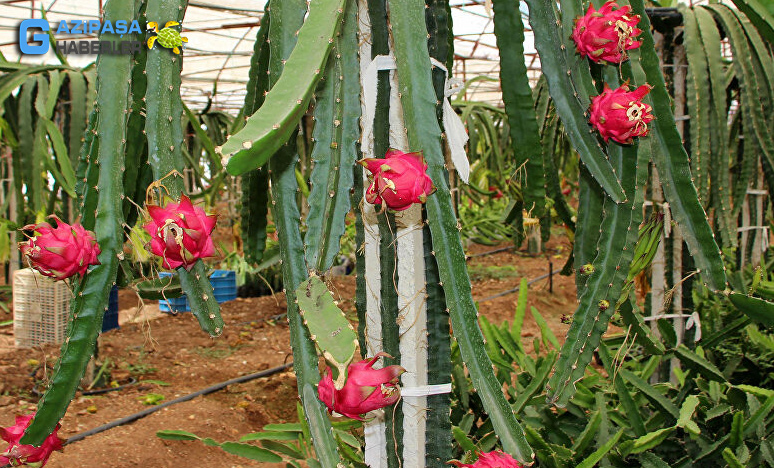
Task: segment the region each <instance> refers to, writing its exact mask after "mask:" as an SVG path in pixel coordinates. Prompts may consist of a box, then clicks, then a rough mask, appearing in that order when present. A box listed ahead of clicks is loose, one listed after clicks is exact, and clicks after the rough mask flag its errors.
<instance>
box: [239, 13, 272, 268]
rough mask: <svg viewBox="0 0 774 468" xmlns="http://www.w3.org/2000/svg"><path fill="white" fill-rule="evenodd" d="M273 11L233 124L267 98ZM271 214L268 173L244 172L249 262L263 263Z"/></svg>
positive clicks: (243, 227) (264, 21) (264, 22)
mask: <svg viewBox="0 0 774 468" xmlns="http://www.w3.org/2000/svg"><path fill="white" fill-rule="evenodd" d="M270 25H271V14H270V12H269V11H266V12H265V13H264V15H263V17H262V18H261V27H260V28H259V29H258V34H257V35H256V38H255V47H254V48H253V57H252V58H251V59H250V72H249V74H248V76H249V79H248V82H247V95H246V96H245V104H244V106H243V107H242V110H241V111H240V115H239V116H238V118H237V119H235V120H234V125H235V126H238V127H241V126H242V125H243V124H244V119H247V116H250V115H253V114H254V113H255V111H256V110H258V109H259V108H260V107H261V105H263V101H264V99H265V93H266V92H267V91H268V90H269V75H268V71H269V43H268V41H267V38H268V37H269V27H270ZM268 214H269V174H268V171H267V170H264V169H262V168H258V169H253V170H252V171H248V172H245V173H244V174H243V175H242V206H241V208H240V210H239V219H240V223H239V228H240V234H241V236H242V250H243V252H244V255H245V259H246V260H247V261H248V262H260V261H261V259H262V258H263V253H264V251H265V250H266V226H267V224H268V219H267V215H268Z"/></svg>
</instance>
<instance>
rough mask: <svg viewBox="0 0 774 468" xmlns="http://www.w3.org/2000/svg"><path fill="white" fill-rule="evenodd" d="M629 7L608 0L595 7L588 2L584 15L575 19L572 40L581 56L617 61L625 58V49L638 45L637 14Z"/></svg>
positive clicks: (597, 60) (595, 59) (610, 61)
mask: <svg viewBox="0 0 774 468" xmlns="http://www.w3.org/2000/svg"><path fill="white" fill-rule="evenodd" d="M630 13H631V7H630V6H629V5H625V6H623V7H619V6H618V4H617V3H616V2H615V1H613V0H611V1H609V2H606V3H605V4H604V5H602V7H601V8H600V9H599V10H595V9H594V6H593V5H589V9H588V11H586V14H585V15H584V16H582V17H580V18H577V19H576V20H575V28H574V29H573V32H572V40H573V41H575V45H576V47H577V48H578V53H579V54H580V55H581V56H583V57H588V58H589V59H590V60H592V61H594V62H597V63H606V62H607V63H621V62H623V61H624V60H626V51H627V50H631V49H636V48H637V47H639V46H640V45H641V44H642V41H637V40H635V39H634V38H635V37H637V36H638V35H639V34H640V33H641V32H642V31H641V30H640V29H638V28H637V24H638V23H639V22H640V17H639V15H630Z"/></svg>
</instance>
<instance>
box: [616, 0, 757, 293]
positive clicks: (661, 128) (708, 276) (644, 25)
mask: <svg viewBox="0 0 774 468" xmlns="http://www.w3.org/2000/svg"><path fill="white" fill-rule="evenodd" d="M631 6H632V11H633V13H634V14H638V15H640V24H639V29H641V30H642V31H643V32H642V35H641V38H642V41H643V42H642V46H641V47H640V48H639V49H637V50H635V51H632V53H630V56H631V60H630V63H631V65H632V70H633V73H634V78H635V80H636V81H637V82H638V83H645V82H647V83H648V84H650V85H651V86H652V87H653V88H652V89H651V91H650V94H649V95H648V96H646V97H645V99H644V102H646V103H649V104H651V103H652V108H653V115H654V116H655V117H656V120H654V121H653V122H652V123H651V125H652V127H651V132H650V134H649V136H648V138H643V139H641V143H642V142H644V143H645V144H647V145H648V146H650V151H651V159H652V160H653V162H654V164H655V165H656V168H657V169H658V174H659V178H660V179H661V183H662V186H663V189H664V195H665V197H666V199H667V201H668V202H669V206H670V209H671V211H672V216H673V217H674V219H675V221H677V224H678V225H679V226H680V228H681V229H682V232H683V234H684V235H685V243H686V244H687V245H688V249H689V250H690V252H691V255H692V256H693V260H694V262H695V263H696V267H697V268H698V269H699V271H700V272H701V275H702V278H703V279H704V280H705V281H706V283H707V284H708V286H709V287H710V288H712V289H714V290H723V289H725V288H726V274H725V267H724V266H723V259H722V258H721V255H720V250H719V249H718V246H717V243H716V242H715V239H714V236H713V234H712V230H711V228H710V226H709V223H708V222H707V216H706V213H705V212H704V209H703V208H702V207H701V204H700V203H699V198H698V194H697V192H696V187H694V185H693V182H692V181H691V171H690V167H689V163H688V155H687V153H686V152H685V148H684V147H683V143H682V138H681V137H680V134H679V133H678V132H677V127H676V126H675V122H674V116H673V114H672V108H671V99H670V97H669V94H668V93H667V90H666V85H665V84H664V77H663V75H662V74H661V68H660V67H659V60H658V55H657V54H656V50H655V48H654V42H653V36H652V34H651V33H650V20H648V15H647V14H645V7H644V4H643V2H642V0H632V1H631ZM741 61H742V62H744V60H741ZM648 101H650V102H648Z"/></svg>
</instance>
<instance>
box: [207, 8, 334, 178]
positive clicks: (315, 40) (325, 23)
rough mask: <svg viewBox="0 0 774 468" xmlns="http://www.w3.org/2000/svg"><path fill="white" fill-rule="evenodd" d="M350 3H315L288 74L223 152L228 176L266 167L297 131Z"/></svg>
mask: <svg viewBox="0 0 774 468" xmlns="http://www.w3.org/2000/svg"><path fill="white" fill-rule="evenodd" d="M345 4H346V0H321V1H319V2H314V3H313V4H311V8H310V9H309V17H308V18H307V19H306V20H305V21H304V23H303V26H301V27H300V28H299V29H298V30H296V31H293V34H297V40H298V45H297V47H294V48H293V51H292V53H291V54H290V55H289V56H288V57H287V59H286V61H285V68H287V73H283V75H282V78H280V79H278V80H277V81H276V82H274V83H273V86H272V87H271V92H269V94H268V95H266V102H265V104H266V105H265V106H264V110H263V111H261V110H258V111H257V112H256V113H255V114H253V115H252V116H251V117H250V118H248V119H247V122H246V123H245V126H244V127H243V128H242V129H241V130H240V131H239V132H237V133H236V134H234V135H232V136H231V138H229V139H228V140H227V141H226V143H224V144H223V146H222V147H221V148H220V149H219V152H221V153H222V154H223V155H225V156H227V157H228V158H229V159H228V164H227V166H226V167H227V169H228V172H229V173H231V174H233V175H240V174H242V173H244V172H247V171H249V170H251V169H255V168H257V167H260V166H262V165H263V164H264V163H265V162H266V161H268V159H269V158H270V157H271V156H272V155H273V154H274V153H275V152H276V151H277V150H278V149H279V148H280V146H282V145H283V144H284V143H285V142H286V141H288V139H289V138H290V136H291V134H292V133H293V132H294V131H295V129H296V127H297V126H298V122H299V121H300V120H301V117H302V116H303V114H304V112H306V109H307V107H309V100H310V99H311V97H312V92H313V91H314V89H315V86H316V85H317V82H318V80H319V79H320V78H321V77H322V72H323V70H324V69H325V63H326V60H327V59H328V53H329V52H330V50H331V47H332V45H333V38H334V36H335V35H336V32H337V31H338V28H339V27H340V25H341V18H342V16H343V14H344V7H345ZM275 20H276V18H275Z"/></svg>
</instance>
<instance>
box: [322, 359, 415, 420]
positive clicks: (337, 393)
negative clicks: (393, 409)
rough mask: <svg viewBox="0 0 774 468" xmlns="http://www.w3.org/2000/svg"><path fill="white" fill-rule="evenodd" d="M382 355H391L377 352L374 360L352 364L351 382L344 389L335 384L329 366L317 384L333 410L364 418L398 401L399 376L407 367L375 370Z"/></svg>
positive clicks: (347, 382) (349, 372)
mask: <svg viewBox="0 0 774 468" xmlns="http://www.w3.org/2000/svg"><path fill="white" fill-rule="evenodd" d="M382 356H388V355H387V354H386V353H377V354H376V356H374V357H372V358H371V359H364V360H362V361H358V362H354V363H352V364H350V365H349V367H348V368H347V381H346V382H345V383H344V387H343V388H342V389H341V390H337V389H336V387H335V386H334V384H333V377H332V376H331V370H330V368H328V369H326V371H325V375H323V378H322V380H320V384H319V385H318V386H317V395H318V396H319V397H320V400H321V401H322V402H323V403H325V406H327V407H328V410H329V411H331V412H333V411H335V412H337V413H339V414H342V415H344V416H346V417H348V418H352V419H358V420H362V419H363V418H362V417H361V416H360V415H362V414H365V413H367V412H369V411H373V410H375V409H379V408H383V407H385V406H388V405H391V404H393V403H395V402H396V401H398V398H399V397H400V390H399V389H398V386H397V384H398V377H399V376H400V374H402V373H403V372H405V369H403V368H402V367H400V366H387V367H384V368H381V369H374V368H373V366H374V364H375V363H376V360H377V359H379V358H380V357H382Z"/></svg>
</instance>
